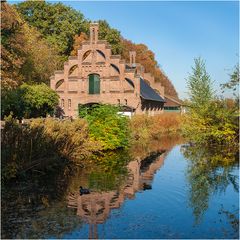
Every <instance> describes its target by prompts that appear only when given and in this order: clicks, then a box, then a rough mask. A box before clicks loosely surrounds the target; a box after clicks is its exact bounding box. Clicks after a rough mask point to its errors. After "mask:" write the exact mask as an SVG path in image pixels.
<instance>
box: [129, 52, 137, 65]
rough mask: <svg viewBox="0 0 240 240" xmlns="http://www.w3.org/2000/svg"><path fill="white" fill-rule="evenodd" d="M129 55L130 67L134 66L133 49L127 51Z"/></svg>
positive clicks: (134, 53)
mask: <svg viewBox="0 0 240 240" xmlns="http://www.w3.org/2000/svg"><path fill="white" fill-rule="evenodd" d="M129 57H130V66H131V67H136V52H135V51H130V52H129Z"/></svg>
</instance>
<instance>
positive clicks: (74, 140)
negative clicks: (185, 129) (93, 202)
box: [1, 107, 181, 183]
mask: <svg viewBox="0 0 240 240" xmlns="http://www.w3.org/2000/svg"><path fill="white" fill-rule="evenodd" d="M110 110H112V109H108V108H107V107H104V108H102V109H101V108H98V109H96V110H95V112H92V113H91V115H88V116H87V118H84V119H81V118H80V119H76V120H71V119H67V120H59V119H53V118H46V119H43V118H36V119H31V120H30V121H27V122H25V124H19V123H18V121H17V120H16V119H13V118H12V117H11V116H10V117H8V118H6V119H5V125H4V128H3V129H2V131H1V136H2V138H1V141H2V180H3V183H4V182H7V181H8V180H10V179H11V178H14V177H16V176H18V175H19V174H20V175H22V174H25V173H26V172H27V171H32V170H41V169H42V168H48V167H51V165H53V164H61V163H63V162H72V163H74V164H77V165H80V166H83V165H85V164H88V163H89V161H92V159H95V160H97V159H100V158H99V157H98V156H101V155H103V154H105V153H106V152H111V151H116V150H117V149H125V148H129V147H134V146H135V147H137V146H138V145H144V144H147V143H149V142H150V141H152V140H154V139H155V140H156V139H158V138H159V137H161V136H162V135H166V134H167V135H171V134H174V133H177V132H179V131H180V118H181V117H180V115H179V114H169V113H167V114H162V115H159V116H154V117H148V116H145V115H141V116H134V117H133V118H132V119H131V120H130V119H128V118H126V117H123V116H119V115H118V114H117V112H116V114H113V113H112V111H110ZM93 156H95V157H93ZM89 158H91V160H89Z"/></svg>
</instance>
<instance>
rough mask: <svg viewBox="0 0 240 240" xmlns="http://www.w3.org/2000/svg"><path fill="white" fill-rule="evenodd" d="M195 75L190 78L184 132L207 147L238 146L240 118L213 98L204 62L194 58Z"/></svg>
mask: <svg viewBox="0 0 240 240" xmlns="http://www.w3.org/2000/svg"><path fill="white" fill-rule="evenodd" d="M192 69H193V73H192V75H190V76H189V78H188V88H189V94H190V100H191V102H190V103H189V112H188V114H186V116H185V121H184V124H183V132H184V135H185V136H186V137H188V138H189V139H190V140H192V141H194V142H197V143H201V144H204V145H208V144H221V145H233V144H237V136H238V129H239V127H238V119H237V118H236V116H235V114H234V109H229V108H227V106H226V104H225V102H224V101H223V100H221V99H217V98H216V97H214V93H213V89H212V82H211V79H210V76H209V75H208V74H207V72H206V70H205V64H204V62H203V61H202V60H201V59H200V58H199V59H195V67H194V68H192Z"/></svg>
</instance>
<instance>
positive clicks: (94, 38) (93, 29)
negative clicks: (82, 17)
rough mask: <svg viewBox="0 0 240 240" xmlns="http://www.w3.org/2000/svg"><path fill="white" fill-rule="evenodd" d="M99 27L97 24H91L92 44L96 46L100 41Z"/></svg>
mask: <svg viewBox="0 0 240 240" xmlns="http://www.w3.org/2000/svg"><path fill="white" fill-rule="evenodd" d="M98 27H99V24H98V23H97V22H93V23H90V43H91V44H96V43H97V41H98Z"/></svg>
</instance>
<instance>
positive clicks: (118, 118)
mask: <svg viewBox="0 0 240 240" xmlns="http://www.w3.org/2000/svg"><path fill="white" fill-rule="evenodd" d="M118 112H119V108H118V107H116V106H112V105H94V106H92V107H91V108H90V109H86V108H80V111H79V115H80V117H84V119H86V120H87V122H88V124H89V135H90V139H91V141H93V142H98V143H99V144H100V146H101V147H100V150H114V149H117V148H125V147H127V146H128V138H129V137H128V136H129V134H128V133H129V131H128V119H127V118H126V117H125V116H122V115H120V114H118Z"/></svg>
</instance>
